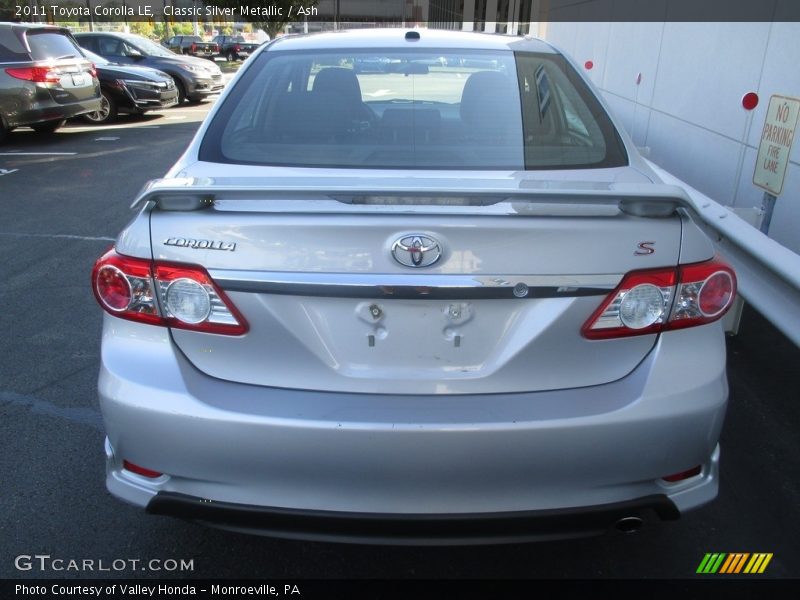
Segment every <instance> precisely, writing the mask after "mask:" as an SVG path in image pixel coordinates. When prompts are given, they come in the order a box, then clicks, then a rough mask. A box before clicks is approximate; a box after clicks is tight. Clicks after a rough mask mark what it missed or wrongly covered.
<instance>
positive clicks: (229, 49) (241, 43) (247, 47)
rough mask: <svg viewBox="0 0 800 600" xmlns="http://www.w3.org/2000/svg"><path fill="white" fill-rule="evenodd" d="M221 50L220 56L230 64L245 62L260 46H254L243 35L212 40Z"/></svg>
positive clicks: (218, 37) (225, 36) (223, 36)
mask: <svg viewBox="0 0 800 600" xmlns="http://www.w3.org/2000/svg"><path fill="white" fill-rule="evenodd" d="M211 41H212V42H214V43H215V44H216V45H217V47H218V48H219V56H222V57H224V58H225V60H227V61H228V62H232V61H234V60H244V59H245V58H247V57H248V56H250V55H251V54H252V53H253V52H255V51H256V50H257V49H258V46H259V45H260V44H252V43H249V42H247V41H246V40H245V39H244V36H241V35H218V36H217V37H215V38H214V39H212V40H211Z"/></svg>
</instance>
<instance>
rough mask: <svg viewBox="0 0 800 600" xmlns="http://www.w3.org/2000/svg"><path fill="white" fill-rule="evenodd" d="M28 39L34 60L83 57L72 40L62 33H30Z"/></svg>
mask: <svg viewBox="0 0 800 600" xmlns="http://www.w3.org/2000/svg"><path fill="white" fill-rule="evenodd" d="M27 38H28V45H29V46H30V47H31V57H32V58H33V60H46V59H48V58H75V57H80V56H83V55H82V54H81V52H80V50H78V48H77V46H75V44H74V43H73V42H72V40H71V39H70V38H69V37H68V36H67V35H65V34H63V33H60V32H53V31H48V32H44V31H29V32H28V33H27Z"/></svg>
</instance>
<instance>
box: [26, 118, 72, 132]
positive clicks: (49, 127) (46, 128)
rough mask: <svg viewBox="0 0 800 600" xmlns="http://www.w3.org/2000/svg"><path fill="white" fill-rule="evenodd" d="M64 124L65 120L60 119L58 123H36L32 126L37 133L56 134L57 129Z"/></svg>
mask: <svg viewBox="0 0 800 600" xmlns="http://www.w3.org/2000/svg"><path fill="white" fill-rule="evenodd" d="M63 124H64V119H59V120H57V121H45V122H44V123H35V124H34V125H31V129H33V130H34V131H35V132H36V133H54V132H55V130H56V129H58V128H59V127H61V126H62V125H63Z"/></svg>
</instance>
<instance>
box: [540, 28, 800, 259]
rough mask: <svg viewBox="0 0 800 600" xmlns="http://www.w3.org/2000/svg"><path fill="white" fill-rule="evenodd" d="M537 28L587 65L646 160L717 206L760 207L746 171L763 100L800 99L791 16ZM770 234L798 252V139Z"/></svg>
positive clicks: (796, 33) (799, 36) (797, 34)
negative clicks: (749, 104)
mask: <svg viewBox="0 0 800 600" xmlns="http://www.w3.org/2000/svg"><path fill="white" fill-rule="evenodd" d="M539 33H540V35H541V36H542V37H544V38H545V39H547V40H548V41H550V42H552V43H553V44H555V45H557V46H558V47H560V48H561V49H562V50H564V51H565V52H566V53H567V54H570V55H571V56H572V57H574V58H575V59H576V60H577V61H578V63H579V64H584V63H585V62H586V61H587V60H591V61H592V62H593V63H594V67H593V68H592V69H591V70H589V71H588V73H589V77H590V78H591V79H592V81H593V82H594V83H595V85H597V86H598V87H599V88H600V89H601V90H602V92H603V94H604V95H605V97H606V99H607V100H608V102H609V104H610V105H611V107H612V109H613V110H614V112H615V113H616V115H617V116H618V117H619V118H620V119H621V121H622V122H623V123H624V125H625V127H626V128H627V130H628V133H629V134H630V135H631V137H632V138H633V139H634V141H635V142H636V145H637V146H643V147H648V148H649V149H650V154H649V158H650V159H651V160H652V161H653V162H655V163H656V164H658V165H660V166H662V167H664V168H665V169H667V170H668V171H670V172H672V173H673V174H675V175H676V176H677V177H679V178H681V179H683V180H684V181H686V182H687V183H689V184H690V185H692V186H693V187H695V188H697V189H698V190H700V191H702V192H703V193H705V194H707V195H708V196H710V197H712V198H714V199H715V200H716V201H717V202H719V203H721V204H725V205H730V206H735V207H750V206H760V204H761V198H762V195H763V191H762V190H761V189H760V188H757V187H756V186H754V185H753V183H752V177H753V169H754V167H755V160H756V153H757V151H758V143H759V140H760V137H761V131H762V128H763V124H764V115H765V111H766V108H767V106H768V104H769V98H770V96H771V95H772V94H780V95H785V96H794V97H800V69H798V65H799V64H800V23H798V22H787V23H618V22H617V23H586V22H582V23H564V22H561V23H558V22H551V23H548V24H546V25H545V24H540V26H539ZM639 73H641V83H639V84H638V85H637V83H636V80H637V76H638V74H639ZM749 91H755V92H757V93H758V95H759V98H760V101H759V104H758V107H757V108H756V109H755V110H754V111H752V112H747V111H745V110H744V108H742V105H741V98H742V96H743V95H744V94H745V93H747V92H749ZM770 237H772V238H773V239H775V240H776V241H778V242H780V243H781V244H783V245H784V246H786V247H787V248H790V249H791V250H793V251H794V252H797V253H800V143H795V144H794V147H793V149H792V153H791V156H790V163H789V166H788V167H787V171H786V180H785V184H784V189H783V194H782V195H781V196H780V197H779V198H778V202H777V204H776V207H775V213H774V215H773V218H772V225H771V227H770Z"/></svg>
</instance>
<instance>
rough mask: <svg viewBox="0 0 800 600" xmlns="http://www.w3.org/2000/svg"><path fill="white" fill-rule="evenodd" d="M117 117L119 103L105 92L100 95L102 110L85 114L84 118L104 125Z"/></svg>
mask: <svg viewBox="0 0 800 600" xmlns="http://www.w3.org/2000/svg"><path fill="white" fill-rule="evenodd" d="M116 118H117V103H116V102H114V99H113V98H111V97H110V96H108V95H107V94H106V93H105V92H102V93H101V95H100V110H97V111H95V112H91V113H87V114H85V115H83V120H84V121H88V122H89V123H93V124H95V125H103V124H105V123H109V122H111V121H113V120H114V119H116Z"/></svg>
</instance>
